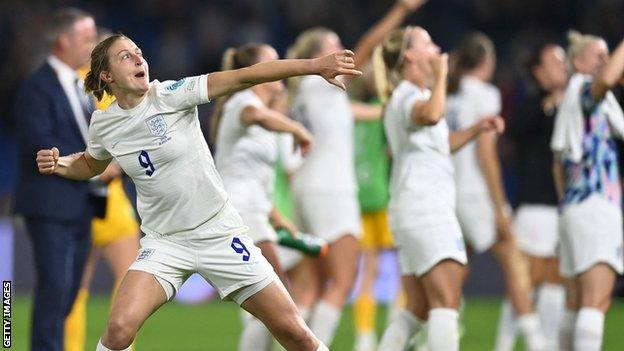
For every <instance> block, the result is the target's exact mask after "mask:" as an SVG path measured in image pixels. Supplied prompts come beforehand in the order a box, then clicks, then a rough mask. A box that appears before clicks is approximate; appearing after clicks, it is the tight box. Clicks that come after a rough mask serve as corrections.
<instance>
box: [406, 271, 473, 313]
mask: <svg viewBox="0 0 624 351" xmlns="http://www.w3.org/2000/svg"><path fill="white" fill-rule="evenodd" d="M465 272H466V266H464V265H462V264H461V263H459V262H457V261H453V260H444V261H442V262H440V263H438V264H437V265H436V266H434V267H433V268H432V269H431V270H429V272H427V273H425V274H424V275H423V276H421V277H420V281H421V283H422V286H423V288H424V291H425V294H426V296H427V301H428V303H429V309H430V310H431V309H434V308H452V309H455V310H458V309H459V306H460V304H461V295H462V294H461V288H462V286H463V284H464V278H465V276H466V273H465ZM404 283H405V281H404ZM406 290H407V288H406Z"/></svg>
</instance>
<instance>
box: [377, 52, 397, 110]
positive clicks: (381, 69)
mask: <svg viewBox="0 0 624 351" xmlns="http://www.w3.org/2000/svg"><path fill="white" fill-rule="evenodd" d="M372 65H373V77H374V79H375V88H376V89H377V96H378V97H379V100H381V103H382V104H383V105H385V104H386V102H387V101H388V98H390V94H392V90H393V88H392V87H391V84H390V81H389V79H388V71H387V69H386V64H385V62H384V59H383V47H382V46H381V45H377V46H376V47H375V50H374V51H373V58H372Z"/></svg>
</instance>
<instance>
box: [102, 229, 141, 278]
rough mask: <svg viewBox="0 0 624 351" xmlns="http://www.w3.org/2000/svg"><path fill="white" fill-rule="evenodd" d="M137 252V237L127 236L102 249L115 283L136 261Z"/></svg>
mask: <svg viewBox="0 0 624 351" xmlns="http://www.w3.org/2000/svg"><path fill="white" fill-rule="evenodd" d="M138 251H139V236H138V235H136V236H128V237H125V238H122V239H118V240H115V241H113V242H112V243H110V244H108V245H106V246H105V247H104V256H105V257H106V262H107V263H108V266H109V267H110V268H111V270H112V271H113V274H114V275H115V282H116V283H117V284H119V283H120V282H121V279H122V278H123V277H124V275H125V274H126V272H127V271H128V267H130V265H131V264H132V262H134V260H135V259H136V256H137V253H138Z"/></svg>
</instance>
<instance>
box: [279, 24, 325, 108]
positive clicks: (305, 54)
mask: <svg viewBox="0 0 624 351" xmlns="http://www.w3.org/2000/svg"><path fill="white" fill-rule="evenodd" d="M331 34H334V35H336V34H335V33H334V32H333V31H332V30H330V29H328V28H325V27H314V28H310V29H308V30H306V31H304V32H302V33H301V34H299V36H298V37H297V40H295V43H294V44H293V45H292V46H290V47H289V48H288V50H287V51H286V58H287V59H310V58H312V57H314V56H315V55H316V54H318V53H319V52H320V51H321V49H322V48H323V40H324V39H325V38H326V37H327V36H328V35H331ZM300 80H301V78H300V77H293V78H289V79H288V91H289V95H290V97H291V98H292V97H293V96H294V95H295V92H296V91H297V88H298V87H299V82H300Z"/></svg>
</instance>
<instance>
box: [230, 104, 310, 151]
mask: <svg viewBox="0 0 624 351" xmlns="http://www.w3.org/2000/svg"><path fill="white" fill-rule="evenodd" d="M240 119H241V122H242V123H244V124H258V125H260V126H262V128H264V129H266V130H270V131H273V132H282V133H290V134H292V135H293V138H294V142H295V145H297V146H299V147H300V148H301V153H302V154H304V155H305V154H307V153H308V152H309V151H310V149H311V148H312V144H313V141H312V135H310V133H309V132H308V130H307V129H305V127H304V126H303V125H302V124H301V123H299V122H296V121H293V120H291V119H290V118H288V117H286V116H284V115H283V114H281V113H279V112H277V111H274V110H272V109H269V108H266V107H257V106H247V107H245V109H244V110H243V112H242V113H241V116H240Z"/></svg>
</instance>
